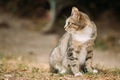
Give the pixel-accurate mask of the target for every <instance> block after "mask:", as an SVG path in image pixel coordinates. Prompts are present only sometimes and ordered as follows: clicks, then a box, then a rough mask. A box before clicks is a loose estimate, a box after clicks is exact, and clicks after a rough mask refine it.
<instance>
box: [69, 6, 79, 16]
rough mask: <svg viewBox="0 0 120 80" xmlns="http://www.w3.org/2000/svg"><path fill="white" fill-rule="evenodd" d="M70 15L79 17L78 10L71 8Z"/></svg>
mask: <svg viewBox="0 0 120 80" xmlns="http://www.w3.org/2000/svg"><path fill="white" fill-rule="evenodd" d="M71 15H73V16H77V15H79V10H78V8H76V7H72V11H71Z"/></svg>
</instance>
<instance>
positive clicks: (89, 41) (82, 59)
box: [49, 7, 98, 76]
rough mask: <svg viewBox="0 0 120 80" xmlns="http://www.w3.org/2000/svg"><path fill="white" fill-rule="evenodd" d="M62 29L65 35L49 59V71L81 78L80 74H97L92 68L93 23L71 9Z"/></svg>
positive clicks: (94, 31) (94, 36) (74, 8)
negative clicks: (71, 74)
mask: <svg viewBox="0 0 120 80" xmlns="http://www.w3.org/2000/svg"><path fill="white" fill-rule="evenodd" d="M64 28H65V30H66V33H65V34H64V35H63V36H62V38H61V39H60V40H59V42H58V45H57V46H56V47H55V48H54V49H53V51H52V52H51V54H50V57H49V64H50V71H51V72H54V73H61V74H64V73H66V72H70V71H71V72H72V73H73V74H74V76H81V75H82V74H83V73H82V72H87V71H88V72H93V73H97V72H98V71H97V70H96V69H94V68H93V66H92V58H93V46H94V41H95V39H96V37H97V29H96V25H95V24H94V22H93V21H91V20H90V19H89V17H88V16H87V15H86V14H85V13H83V12H81V11H79V10H78V9H77V8H76V7H73V8H72V11H71V16H70V17H69V18H68V19H67V20H66V24H65V26H64Z"/></svg>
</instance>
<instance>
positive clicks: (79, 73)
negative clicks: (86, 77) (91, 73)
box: [74, 72, 83, 76]
mask: <svg viewBox="0 0 120 80" xmlns="http://www.w3.org/2000/svg"><path fill="white" fill-rule="evenodd" d="M82 75H83V74H82V73H81V72H78V73H76V74H74V76H82Z"/></svg>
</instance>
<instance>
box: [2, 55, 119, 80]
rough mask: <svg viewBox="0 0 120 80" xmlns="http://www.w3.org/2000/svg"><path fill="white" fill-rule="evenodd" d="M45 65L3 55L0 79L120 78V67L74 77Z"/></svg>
mask: <svg viewBox="0 0 120 80" xmlns="http://www.w3.org/2000/svg"><path fill="white" fill-rule="evenodd" d="M45 65H47V64H45ZM45 65H42V64H37V63H30V62H27V61H24V62H23V61H20V60H18V59H17V58H11V57H5V56H1V58H0V80H120V69H116V68H112V69H103V68H98V70H99V73H98V74H92V73H86V74H84V75H83V76H81V77H74V76H73V75H69V74H65V75H60V74H53V73H50V72H49V67H48V65H47V67H46V66H45Z"/></svg>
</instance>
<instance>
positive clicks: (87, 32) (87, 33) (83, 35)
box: [73, 26, 92, 43]
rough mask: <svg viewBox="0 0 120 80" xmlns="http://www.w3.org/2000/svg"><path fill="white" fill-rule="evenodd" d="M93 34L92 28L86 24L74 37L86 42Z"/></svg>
mask: <svg viewBox="0 0 120 80" xmlns="http://www.w3.org/2000/svg"><path fill="white" fill-rule="evenodd" d="M91 34H92V28H91V27H89V26H86V27H85V28H84V29H83V30H81V31H79V32H77V33H74V34H73V39H75V40H77V41H80V42H82V43H84V42H86V41H87V40H89V39H90V38H91Z"/></svg>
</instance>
